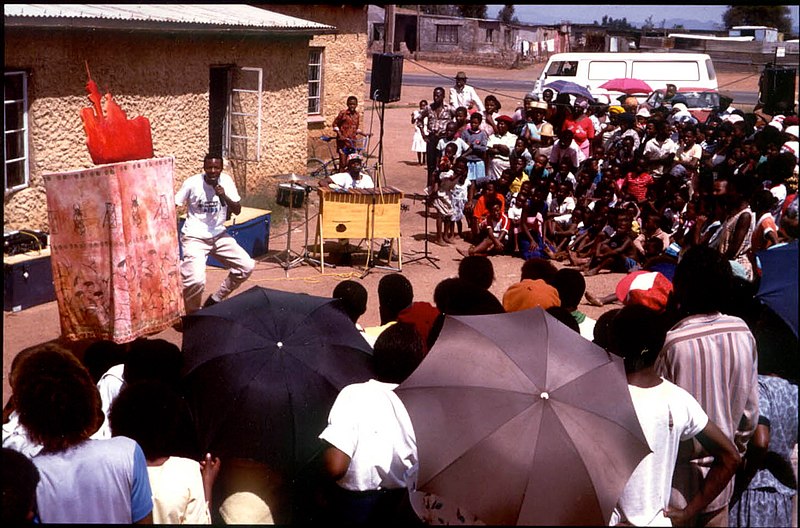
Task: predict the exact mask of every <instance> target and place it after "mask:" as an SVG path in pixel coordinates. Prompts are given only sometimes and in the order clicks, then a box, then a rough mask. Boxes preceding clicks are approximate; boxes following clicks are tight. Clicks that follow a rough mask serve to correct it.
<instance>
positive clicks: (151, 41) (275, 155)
mask: <svg viewBox="0 0 800 528" xmlns="http://www.w3.org/2000/svg"><path fill="white" fill-rule="evenodd" d="M308 41H309V38H308V37H291V36H282V37H258V38H255V37H240V36H237V37H227V38H219V37H205V36H198V35H194V36H193V35H185V34H183V35H180V36H172V35H165V34H155V33H153V34H147V35H143V34H141V33H135V32H122V31H117V32H107V31H94V32H84V31H67V30H61V31H59V30H47V31H42V30H32V29H25V30H9V28H6V32H5V51H4V53H5V66H6V69H7V70H8V69H12V68H24V69H26V70H28V71H29V73H30V78H29V88H28V101H29V129H30V158H31V165H30V185H29V187H28V188H27V189H23V190H21V191H18V192H15V193H12V194H11V195H9V196H5V199H4V227H6V228H8V229H18V228H30V229H47V221H46V218H47V216H46V197H45V191H44V187H43V183H42V174H43V173H47V172H54V171H65V170H73V169H82V168H89V167H91V166H93V163H92V161H91V158H90V156H89V151H88V149H87V147H86V136H85V133H84V131H83V127H82V123H81V119H80V110H81V109H82V108H84V107H87V106H89V101H88V99H87V97H86V91H85V83H86V81H87V78H86V70H85V65H84V64H85V61H88V64H89V68H90V69H91V75H92V78H93V79H94V80H95V81H96V82H97V83H98V85H99V86H100V89H101V92H105V91H106V90H108V91H110V92H111V93H112V94H113V95H114V98H115V100H116V101H117V103H119V105H120V106H121V107H122V109H123V110H124V111H125V112H127V114H128V117H129V118H133V117H135V116H139V115H142V116H145V117H147V118H148V119H149V120H150V124H151V130H152V136H153V148H154V151H155V156H157V157H159V156H174V157H175V160H176V165H175V167H176V173H175V188H176V189H177V188H178V187H179V186H180V184H181V182H182V181H183V180H184V179H186V178H187V177H188V176H190V175H192V174H194V173H197V172H199V171H200V170H201V169H202V160H203V156H204V155H205V153H206V151H207V150H208V90H209V67H210V66H211V65H222V64H235V65H236V66H239V67H242V66H249V67H260V68H263V72H264V80H263V86H262V93H263V96H262V97H263V99H262V131H261V160H260V161H258V162H255V161H246V162H245V161H232V164H231V171H230V172H231V175H232V176H233V177H234V179H235V181H236V183H237V186H238V188H239V192H240V194H242V197H243V199H245V198H247V197H248V196H249V197H255V196H262V195H266V196H269V195H270V194H272V195H274V190H273V187H274V185H275V177H274V175H277V174H286V173H289V172H303V171H304V170H305V159H306V141H307V119H306V116H307V97H308V88H307V84H308V77H307V75H308V73H307V60H308V52H307V49H308ZM362 55H363V52H362ZM362 78H363V77H362ZM248 133H249V132H248Z"/></svg>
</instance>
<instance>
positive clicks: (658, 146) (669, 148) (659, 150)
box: [642, 138, 678, 176]
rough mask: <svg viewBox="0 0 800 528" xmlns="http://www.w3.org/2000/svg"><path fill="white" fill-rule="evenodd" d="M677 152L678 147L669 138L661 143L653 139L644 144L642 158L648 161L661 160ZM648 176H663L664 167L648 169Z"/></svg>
mask: <svg viewBox="0 0 800 528" xmlns="http://www.w3.org/2000/svg"><path fill="white" fill-rule="evenodd" d="M677 151H678V145H677V144H675V142H674V141H672V140H671V139H670V138H667V139H665V140H664V141H663V142H662V141H659V140H658V139H656V138H653V139H651V140H649V141H648V142H647V143H645V144H644V150H643V151H642V156H644V157H645V159H648V160H654V159H662V158H664V157H666V156H667V155H670V154H672V155H674V154H675V153H676V152H677ZM650 174H651V175H653V176H662V175H663V174H664V167H663V166H662V165H658V166H656V167H652V168H651V169H650Z"/></svg>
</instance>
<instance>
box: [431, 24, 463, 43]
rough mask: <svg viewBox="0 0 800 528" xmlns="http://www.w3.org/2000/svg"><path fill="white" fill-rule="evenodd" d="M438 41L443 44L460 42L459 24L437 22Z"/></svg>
mask: <svg viewBox="0 0 800 528" xmlns="http://www.w3.org/2000/svg"><path fill="white" fill-rule="evenodd" d="M436 42H440V43H443V44H458V26H457V25H450V24H447V25H445V24H437V25H436Z"/></svg>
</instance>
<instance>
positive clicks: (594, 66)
mask: <svg viewBox="0 0 800 528" xmlns="http://www.w3.org/2000/svg"><path fill="white" fill-rule="evenodd" d="M626 70H627V66H626V64H625V61H590V62H589V80H590V81H597V80H601V81H607V80H609V79H618V78H620V77H626V75H625V71H626Z"/></svg>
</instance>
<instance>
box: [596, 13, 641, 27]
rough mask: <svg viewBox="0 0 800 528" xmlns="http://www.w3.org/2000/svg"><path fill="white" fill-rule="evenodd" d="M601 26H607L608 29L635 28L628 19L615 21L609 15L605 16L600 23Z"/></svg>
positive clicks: (623, 18)
mask: <svg viewBox="0 0 800 528" xmlns="http://www.w3.org/2000/svg"><path fill="white" fill-rule="evenodd" d="M600 24H601V25H602V26H605V27H606V28H607V29H616V30H620V29H633V26H632V25H631V24H630V23H629V22H628V19H627V18H626V17H622V18H621V19H615V18H613V17H610V16H608V15H603V19H602V20H601V21H600Z"/></svg>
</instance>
